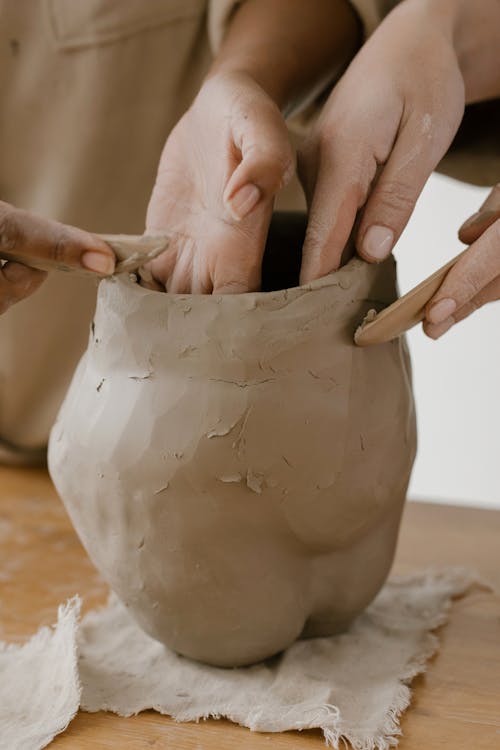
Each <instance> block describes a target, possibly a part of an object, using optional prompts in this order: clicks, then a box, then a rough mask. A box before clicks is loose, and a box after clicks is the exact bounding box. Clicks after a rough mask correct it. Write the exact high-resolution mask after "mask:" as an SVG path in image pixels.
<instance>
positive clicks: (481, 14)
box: [407, 0, 500, 104]
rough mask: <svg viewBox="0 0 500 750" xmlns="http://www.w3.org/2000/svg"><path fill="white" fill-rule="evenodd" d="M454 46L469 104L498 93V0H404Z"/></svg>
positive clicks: (499, 52) (497, 95) (499, 32)
mask: <svg viewBox="0 0 500 750" xmlns="http://www.w3.org/2000/svg"><path fill="white" fill-rule="evenodd" d="M407 2H408V3H411V4H413V7H414V8H417V7H418V8H419V10H420V12H421V13H423V14H424V15H425V16H427V17H429V14H430V15H431V17H432V19H433V22H434V21H435V22H436V23H438V24H440V25H441V27H442V28H443V30H444V32H445V34H446V35H447V36H448V37H449V38H450V41H451V43H452V45H453V47H454V49H455V52H456V55H457V60H458V64H459V66H460V70H461V71H462V75H463V79H464V85H465V98H466V102H467V103H468V104H470V103H472V102H478V101H484V100H485V99H494V98H496V97H500V0H480V2H472V1H471V0H407Z"/></svg>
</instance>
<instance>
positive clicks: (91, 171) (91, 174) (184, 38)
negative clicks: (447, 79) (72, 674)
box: [0, 0, 500, 460]
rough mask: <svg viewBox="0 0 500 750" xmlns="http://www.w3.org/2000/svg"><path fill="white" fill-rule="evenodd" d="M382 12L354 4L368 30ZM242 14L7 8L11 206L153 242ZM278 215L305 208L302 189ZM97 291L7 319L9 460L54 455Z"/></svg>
mask: <svg viewBox="0 0 500 750" xmlns="http://www.w3.org/2000/svg"><path fill="white" fill-rule="evenodd" d="M370 3H371V5H374V7H375V6H376V5H377V4H376V3H375V4H374V2H371V0H356V2H354V5H355V6H356V5H359V6H360V7H359V10H360V12H361V16H362V18H364V16H363V13H365V11H366V8H365V6H366V5H370ZM234 5H235V3H234V0H212V1H211V2H206V0H81V1H80V0H78V1H77V0H0V107H1V117H0V199H2V200H5V201H8V202H9V203H12V204H14V205H16V206H19V207H22V208H26V209H29V210H32V211H36V212H38V213H40V214H43V215H45V216H48V217H52V218H54V219H58V220H60V221H63V222H66V223H70V224H75V225H77V226H81V227H83V228H85V229H88V230H91V231H95V232H116V233H121V232H129V233H141V232H142V231H143V229H144V218H145V212H146V207H147V203H148V199H149V196H150V193H151V189H152V186H153V183H154V178H155V174H156V167H157V164H158V159H159V156H160V153H161V150H162V148H163V145H164V143H165V140H166V138H167V136H168V134H169V132H170V130H171V129H172V127H173V125H174V124H175V123H176V122H177V120H178V119H179V118H180V116H181V115H182V113H183V112H184V111H185V110H186V108H187V107H188V105H189V103H190V102H191V100H192V98H193V96H194V95H195V93H196V91H197V89H198V87H199V85H200V83H201V80H202V77H203V74H204V72H205V71H206V69H207V65H208V63H209V60H210V54H211V53H210V43H209V37H210V40H211V42H212V47H214V46H217V44H218V43H219V41H220V39H221V37H222V33H223V29H224V24H225V22H226V20H227V17H228V15H229V14H230V12H231V10H232V8H233V7H234ZM372 10H373V9H372ZM365 20H366V19H365ZM497 132H498V130H497ZM466 153H467V158H468V159H469V162H470V163H471V164H473V163H474V162H473V161H471V160H470V157H469V156H468V153H469V152H468V151H467V149H466ZM486 162H487V163H489V162H488V157H486ZM469 171H470V170H469ZM499 173H500V170H499ZM497 179H498V178H497ZM279 204H280V207H282V208H283V207H287V208H298V207H300V206H301V205H302V197H301V195H300V192H299V191H298V189H297V185H296V184H295V185H292V187H291V188H290V189H287V192H286V193H285V194H284V195H283V196H282V198H281V199H280V201H279ZM95 290H96V284H95V282H93V281H92V280H89V281H87V280H84V279H80V278H76V277H73V276H65V275H62V274H59V273H54V274H52V275H51V276H50V278H49V280H48V281H47V282H46V283H45V284H44V285H43V287H42V289H41V290H40V291H39V292H37V293H36V294H35V295H34V296H33V297H32V298H30V299H28V300H26V301H25V302H23V303H21V304H18V305H16V306H15V307H13V308H12V309H11V310H9V312H8V313H7V314H5V315H3V316H1V317H0V460H2V458H3V459H4V460H7V458H9V460H14V459H15V457H16V455H17V457H18V459H21V460H22V458H23V456H24V457H25V458H26V459H27V460H32V459H36V458H37V456H38V455H43V448H44V446H45V444H46V442H47V437H48V433H49V430H50V427H51V425H52V423H53V421H54V418H55V415H56V413H57V410H58V407H59V405H60V403H61V401H62V398H63V396H64V393H65V391H66V388H67V386H68V384H69V381H70V379H71V376H72V374H73V371H74V369H75V366H76V364H77V362H78V359H79V358H80V356H81V354H82V352H83V350H84V348H85V345H86V341H87V336H88V329H89V323H90V321H91V318H92V312H93V308H94V303H95Z"/></svg>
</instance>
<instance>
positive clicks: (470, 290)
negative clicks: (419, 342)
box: [424, 221, 500, 339]
mask: <svg viewBox="0 0 500 750" xmlns="http://www.w3.org/2000/svg"><path fill="white" fill-rule="evenodd" d="M496 299H500V221H497V222H495V224H492V225H491V226H490V227H489V228H488V229H487V230H486V231H485V232H484V234H483V235H482V236H481V237H480V238H479V239H478V240H477V241H476V242H474V243H473V244H472V245H471V247H470V248H469V250H468V251H467V252H466V253H465V255H464V256H463V257H462V258H461V259H460V260H459V261H458V263H457V264H456V265H455V266H454V267H453V268H452V269H451V270H450V271H449V272H448V274H447V276H446V278H445V280H444V281H443V283H442V284H441V287H440V288H439V290H438V292H437V293H436V294H435V295H434V297H433V298H432V299H431V300H430V302H429V303H428V305H427V307H426V318H425V322H424V331H425V333H426V334H427V335H428V336H430V337H431V338H434V339H436V338H439V337H440V336H442V335H443V334H444V333H445V332H446V331H448V330H449V329H450V328H451V327H452V326H453V325H454V324H455V323H457V322H458V321H460V320H463V319H464V318H466V317H467V316H468V315H470V314H471V313H472V312H473V311H474V310H477V309H478V308H480V307H482V306H483V305H485V304H486V303H487V302H492V301H493V300H496Z"/></svg>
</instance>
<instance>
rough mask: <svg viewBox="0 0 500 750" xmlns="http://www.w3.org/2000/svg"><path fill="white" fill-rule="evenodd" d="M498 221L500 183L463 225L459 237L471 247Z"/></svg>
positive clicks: (499, 213)
mask: <svg viewBox="0 0 500 750" xmlns="http://www.w3.org/2000/svg"><path fill="white" fill-rule="evenodd" d="M497 219H500V183H499V184H498V185H495V187H494V188H493V189H492V191H491V193H490V194H489V196H488V197H487V198H486V200H485V202H484V203H483V205H482V206H481V208H480V209H479V211H477V212H476V213H475V214H473V215H472V216H471V217H470V218H468V219H467V221H465V222H464V223H463V224H462V226H461V227H460V229H459V230H458V237H459V239H460V240H461V241H462V242H465V244H466V245H471V244H472V243H473V242H475V241H476V240H477V239H478V237H480V236H481V235H482V234H483V232H484V231H485V230H486V229H488V227H490V226H491V225H492V224H493V223H494V222H495V221H496V220H497Z"/></svg>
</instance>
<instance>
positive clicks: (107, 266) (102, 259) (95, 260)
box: [82, 250, 115, 275]
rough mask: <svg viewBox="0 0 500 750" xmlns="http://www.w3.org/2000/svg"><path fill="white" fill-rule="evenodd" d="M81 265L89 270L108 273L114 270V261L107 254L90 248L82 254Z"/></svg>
mask: <svg viewBox="0 0 500 750" xmlns="http://www.w3.org/2000/svg"><path fill="white" fill-rule="evenodd" d="M82 266H83V267H84V268H88V270H89V271H95V273H102V274H105V275H109V274H111V273H113V271H114V270H115V261H114V259H113V258H112V257H111V256H109V255H105V254H104V253H97V252H95V251H94V250H91V251H89V252H87V253H84V254H83V255H82Z"/></svg>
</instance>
